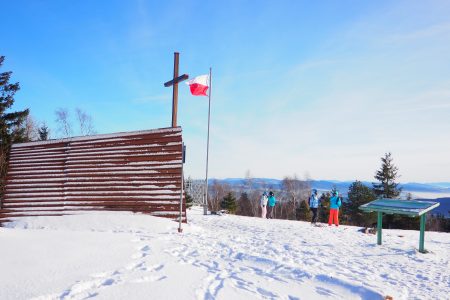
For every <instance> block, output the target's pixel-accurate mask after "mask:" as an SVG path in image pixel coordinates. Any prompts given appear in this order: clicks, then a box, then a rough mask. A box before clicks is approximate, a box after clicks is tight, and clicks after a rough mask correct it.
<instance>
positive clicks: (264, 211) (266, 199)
mask: <svg viewBox="0 0 450 300" xmlns="http://www.w3.org/2000/svg"><path fill="white" fill-rule="evenodd" d="M275 203H277V199H276V198H275V195H274V194H273V192H272V191H270V192H269V194H267V192H264V193H263V194H262V196H261V200H260V205H261V218H264V219H265V218H267V219H273V208H274V207H275Z"/></svg>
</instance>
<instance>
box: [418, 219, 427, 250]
mask: <svg viewBox="0 0 450 300" xmlns="http://www.w3.org/2000/svg"><path fill="white" fill-rule="evenodd" d="M425 221H426V217H425V214H423V215H421V216H420V238H419V252H420V253H426V251H425V223H426V222H425Z"/></svg>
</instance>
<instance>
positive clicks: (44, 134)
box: [38, 123, 50, 141]
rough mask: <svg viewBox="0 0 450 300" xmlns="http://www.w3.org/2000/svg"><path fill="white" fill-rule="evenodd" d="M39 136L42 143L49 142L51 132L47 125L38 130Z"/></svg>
mask: <svg viewBox="0 0 450 300" xmlns="http://www.w3.org/2000/svg"><path fill="white" fill-rule="evenodd" d="M38 135H39V140H40V141H47V140H48V138H49V135H50V130H49V129H48V127H47V125H46V124H45V123H44V124H42V126H41V127H39V128H38Z"/></svg>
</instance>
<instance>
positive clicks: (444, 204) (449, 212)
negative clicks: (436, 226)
mask: <svg viewBox="0 0 450 300" xmlns="http://www.w3.org/2000/svg"><path fill="white" fill-rule="evenodd" d="M419 200H426V201H434V202H439V206H438V207H436V208H435V209H433V211H432V213H433V214H441V215H444V216H445V217H446V218H450V197H448V198H447V197H446V198H437V199H419Z"/></svg>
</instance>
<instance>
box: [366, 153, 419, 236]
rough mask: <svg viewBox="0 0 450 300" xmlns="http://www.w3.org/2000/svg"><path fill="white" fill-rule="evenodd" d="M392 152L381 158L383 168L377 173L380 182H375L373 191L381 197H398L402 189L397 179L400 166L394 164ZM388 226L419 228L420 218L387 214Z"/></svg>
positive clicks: (386, 222) (376, 176)
mask: <svg viewBox="0 0 450 300" xmlns="http://www.w3.org/2000/svg"><path fill="white" fill-rule="evenodd" d="M392 161H393V158H392V155H391V153H386V154H385V155H384V157H382V158H381V162H382V164H381V169H380V170H378V171H377V172H376V174H375V179H377V180H378V181H379V183H373V191H374V193H375V195H377V196H378V197H380V198H388V199H393V198H398V197H399V196H400V193H401V191H402V189H401V188H399V187H398V183H396V182H395V181H396V180H397V178H398V177H399V175H398V168H397V167H396V166H395V165H394V164H393V162H392ZM384 220H385V222H384V224H386V227H387V228H401V229H417V227H418V226H419V218H410V217H405V216H399V215H386V216H385V218H384Z"/></svg>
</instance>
